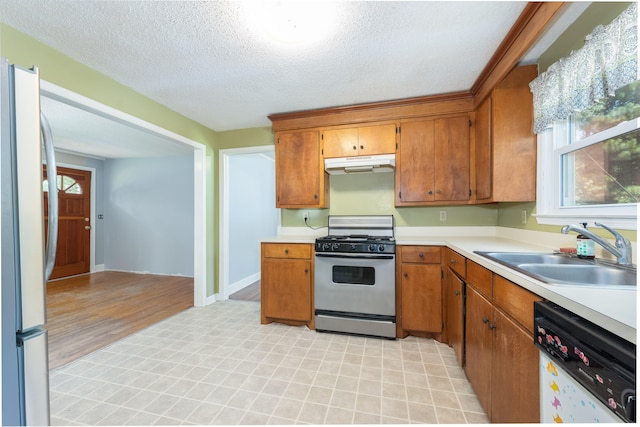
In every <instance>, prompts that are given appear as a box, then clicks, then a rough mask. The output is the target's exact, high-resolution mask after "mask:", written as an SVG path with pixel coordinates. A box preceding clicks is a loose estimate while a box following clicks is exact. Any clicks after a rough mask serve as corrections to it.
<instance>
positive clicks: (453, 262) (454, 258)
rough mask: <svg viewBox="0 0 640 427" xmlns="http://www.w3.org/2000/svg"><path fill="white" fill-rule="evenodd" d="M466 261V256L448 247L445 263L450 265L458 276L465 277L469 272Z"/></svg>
mask: <svg viewBox="0 0 640 427" xmlns="http://www.w3.org/2000/svg"><path fill="white" fill-rule="evenodd" d="M465 261H466V258H465V257H463V256H462V255H460V254H459V253H457V252H455V251H452V250H451V249H447V254H446V258H445V263H446V264H447V265H448V266H449V268H450V269H452V270H453V271H455V272H456V273H457V274H458V276H460V277H462V278H463V279H464V278H465V277H466V273H467V271H466V270H467V269H466V267H465Z"/></svg>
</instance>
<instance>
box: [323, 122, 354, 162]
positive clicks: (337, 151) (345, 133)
mask: <svg viewBox="0 0 640 427" xmlns="http://www.w3.org/2000/svg"><path fill="white" fill-rule="evenodd" d="M322 144H323V150H324V151H323V153H324V157H325V158H331V157H350V156H357V155H358V128H349V129H329V130H325V131H323V132H322Z"/></svg>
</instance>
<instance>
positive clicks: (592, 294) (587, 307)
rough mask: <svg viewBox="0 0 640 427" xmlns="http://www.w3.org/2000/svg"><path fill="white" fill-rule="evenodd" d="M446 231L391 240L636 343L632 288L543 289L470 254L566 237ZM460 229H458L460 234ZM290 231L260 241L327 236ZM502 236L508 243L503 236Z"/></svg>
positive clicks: (549, 244)
mask: <svg viewBox="0 0 640 427" xmlns="http://www.w3.org/2000/svg"><path fill="white" fill-rule="evenodd" d="M450 229H451V230H450V231H452V232H451V234H450V235H444V234H442V232H441V231H446V230H438V231H439V232H438V233H437V234H438V235H435V234H436V233H433V232H429V230H421V229H413V228H410V227H398V228H397V229H396V230H397V231H396V236H395V237H396V244H398V245H435V246H447V247H449V248H451V249H453V250H454V251H456V252H458V253H459V254H461V255H463V256H464V257H466V258H468V259H470V260H472V261H474V262H476V263H478V264H480V265H482V266H483V267H486V268H488V269H489V270H491V271H493V272H494V273H496V274H499V275H500V276H502V277H504V278H506V279H508V280H510V281H512V282H514V283H516V284H518V285H520V286H522V287H523V288H525V289H528V290H529V291H531V292H533V293H535V294H537V295H539V296H541V297H543V298H545V299H547V300H549V301H552V302H555V303H556V304H558V305H560V306H562V307H564V308H566V309H567V310H569V311H571V312H573V313H575V314H577V315H579V316H582V317H584V318H585V319H587V320H589V321H591V322H593V323H595V324H597V325H599V326H601V327H603V328H605V329H607V330H609V331H611V332H613V333H615V334H616V335H619V336H621V337H622V338H624V339H626V340H628V341H630V342H632V343H634V344H635V343H636V333H637V319H636V312H637V306H638V301H637V291H636V288H633V289H607V288H602V287H592V286H589V287H585V286H571V285H554V284H547V283H544V282H541V281H539V280H536V279H533V278H531V277H529V276H527V275H525V274H523V273H520V272H518V271H516V270H513V269H511V268H509V267H506V266H504V265H502V264H499V263H497V262H494V261H491V260H489V259H487V258H485V257H483V256H481V255H478V254H477V253H475V251H514V252H515V251H520V252H546V253H549V252H551V251H552V250H553V248H555V249H557V248H558V247H560V246H555V245H557V244H558V243H560V245H563V244H565V242H566V241H567V240H560V239H566V236H563V237H560V236H555V235H554V234H553V233H538V232H527V231H523V232H517V231H516V232H514V231H513V229H508V231H505V230H506V229H504V228H500V227H467V228H464V227H455V228H454V227H451V228H450ZM460 229H463V230H462V231H463V232H461V230H460ZM292 231H294V230H287V232H285V233H282V234H281V235H279V236H275V237H273V238H268V239H264V240H263V241H264V242H276V243H287V242H288V243H311V244H313V243H314V241H315V238H316V237H320V236H324V235H326V228H325V229H324V230H305V229H302V230H301V231H302V232H301V233H297V234H296V233H295V232H292ZM425 231H426V233H425ZM431 231H433V230H431ZM505 233H506V234H507V236H508V237H505V236H504V234H505ZM573 238H575V236H574V237H573ZM572 241H573V240H571V242H572ZM532 339H533V338H532Z"/></svg>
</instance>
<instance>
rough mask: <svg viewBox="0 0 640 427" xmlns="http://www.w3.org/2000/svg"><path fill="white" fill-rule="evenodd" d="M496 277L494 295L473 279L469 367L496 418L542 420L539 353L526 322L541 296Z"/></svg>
mask: <svg viewBox="0 0 640 427" xmlns="http://www.w3.org/2000/svg"><path fill="white" fill-rule="evenodd" d="M480 268H483V267H480ZM493 282H494V283H493V295H494V296H493V297H490V296H488V295H483V294H482V293H481V292H480V291H479V290H478V289H476V288H475V286H474V285H473V284H471V283H467V294H466V309H467V310H466V320H465V321H466V325H465V326H466V338H465V347H466V348H465V352H466V365H465V372H466V374H467V377H468V378H469V381H470V382H471V384H472V386H473V388H474V390H475V391H476V394H477V395H478V399H479V400H480V403H481V404H482V407H483V408H484V410H485V411H486V412H487V415H488V416H489V418H490V419H491V422H494V423H538V422H539V421H540V402H539V399H540V397H539V390H540V385H539V379H538V360H539V355H538V350H537V348H536V347H535V345H534V344H533V332H532V331H531V328H530V327H525V324H527V325H528V324H529V320H527V319H528V317H529V316H530V317H531V320H530V321H531V322H532V321H533V302H534V301H536V300H540V298H539V297H538V296H537V295H535V294H533V293H531V292H529V291H527V290H525V289H523V288H521V287H519V286H518V285H516V284H514V283H511V282H509V281H507V280H506V279H504V278H502V277H500V276H496V275H493ZM484 289H487V287H486V286H485V287H484ZM488 289H491V288H488ZM496 289H499V291H498V292H497V293H496ZM507 295H508V297H507ZM529 306H530V309H529ZM514 308H517V310H514V311H511V310H512V309H514Z"/></svg>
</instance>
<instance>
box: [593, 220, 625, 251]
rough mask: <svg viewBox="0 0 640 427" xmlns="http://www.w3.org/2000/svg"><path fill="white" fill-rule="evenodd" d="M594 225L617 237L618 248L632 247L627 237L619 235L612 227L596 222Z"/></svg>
mask: <svg viewBox="0 0 640 427" xmlns="http://www.w3.org/2000/svg"><path fill="white" fill-rule="evenodd" d="M594 224H595V225H596V226H598V227H602V228H604V229H605V230H607V231H608V232H609V233H611V234H613V235H614V236H615V237H616V247H618V248H623V247H626V246H629V245H631V242H629V239H627V238H626V237H624V236H623V235H622V234H620V233H618V232H617V231H616V230H614V229H612V228H611V227H607V226H606V225H604V224H601V223H599V222H594Z"/></svg>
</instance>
